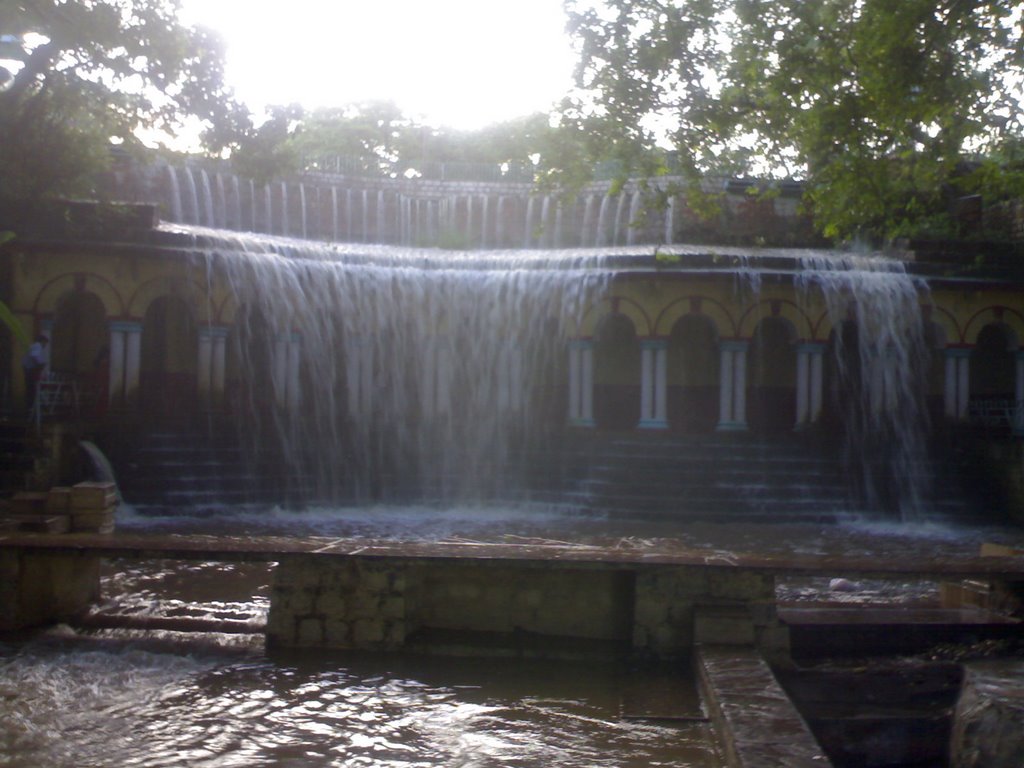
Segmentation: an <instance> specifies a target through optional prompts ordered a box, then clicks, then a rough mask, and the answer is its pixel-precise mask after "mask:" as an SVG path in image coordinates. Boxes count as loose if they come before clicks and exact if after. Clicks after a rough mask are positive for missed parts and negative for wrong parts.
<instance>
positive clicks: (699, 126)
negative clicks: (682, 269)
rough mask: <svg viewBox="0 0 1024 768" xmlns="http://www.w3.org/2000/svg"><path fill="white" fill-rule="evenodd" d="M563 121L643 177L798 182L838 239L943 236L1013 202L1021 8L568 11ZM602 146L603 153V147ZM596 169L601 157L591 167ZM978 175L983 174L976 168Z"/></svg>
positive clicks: (995, 0)
mask: <svg viewBox="0 0 1024 768" xmlns="http://www.w3.org/2000/svg"><path fill="white" fill-rule="evenodd" d="M566 7H567V11H568V14H569V18H570V24H569V29H570V31H571V33H572V34H573V35H574V37H575V38H576V40H577V43H578V47H579V49H580V53H581V55H580V61H579V65H578V69H577V85H578V90H577V92H576V93H575V94H574V96H573V98H572V99H571V100H570V101H569V102H568V104H567V106H566V108H565V109H564V110H563V120H564V121H565V122H566V123H568V124H570V125H573V126H576V127H577V129H578V130H580V131H586V132H588V133H589V134H590V135H591V136H592V137H593V141H592V145H596V147H597V149H598V151H604V152H610V153H611V154H612V155H613V156H615V157H617V158H619V159H620V160H621V161H622V162H623V168H624V170H623V173H624V174H630V173H636V172H640V173H644V172H646V170H647V169H648V168H649V166H650V160H649V157H650V155H651V154H652V152H653V151H654V150H655V148H656V147H657V145H658V142H659V139H661V141H662V142H665V140H666V139H667V143H668V144H670V145H671V147H672V149H673V150H675V151H676V152H677V153H678V160H679V165H680V169H681V173H682V175H683V176H684V178H686V179H687V180H688V182H689V186H690V187H691V188H692V189H694V190H696V189H697V188H698V187H697V180H698V179H699V178H700V177H701V176H703V175H705V174H723V175H729V176H758V177H767V178H791V179H801V180H804V181H805V182H806V189H807V200H806V203H807V205H808V206H809V207H810V209H811V211H812V213H813V215H814V216H815V219H816V221H817V222H818V223H819V225H820V226H821V228H822V230H823V232H824V233H825V234H827V235H828V236H830V237H833V238H837V239H843V238H851V237H856V236H869V237H891V236H894V235H897V234H907V233H911V232H914V231H918V230H920V229H922V228H923V229H928V230H934V229H936V228H938V229H944V228H948V227H949V217H948V216H947V209H948V207H949V201H950V200H951V199H953V198H955V197H957V196H960V195H968V194H983V195H985V196H986V197H987V198H998V197H999V196H1000V195H1004V194H1016V193H1018V192H1019V191H1020V188H1021V180H1020V172H1019V170H1014V169H1012V168H1008V167H1007V166H1006V165H1004V164H1000V163H999V162H997V161H996V159H997V158H999V157H1000V155H1001V154H1005V153H1013V152H1017V151H1018V148H1019V146H1020V141H1021V135H1022V132H1024V125H1022V122H1021V119H1020V113H1021V109H1020V106H1021V105H1020V99H1021V92H1020V87H1021V75H1022V64H1024V45H1022V35H1021V20H1020V18H1019V16H1020V13H1019V10H1020V9H1019V5H1018V4H1015V3H1006V2H1002V1H1001V0H900V1H899V2H891V0H852V1H851V0H682V2H677V1H676V0H592V1H591V0H567V2H566ZM602 148H603V149H602ZM595 156H597V155H596V153H595V152H591V153H590V158H593V157H595ZM979 162H980V164H981V167H982V170H980V171H979V170H977V168H978V163H979Z"/></svg>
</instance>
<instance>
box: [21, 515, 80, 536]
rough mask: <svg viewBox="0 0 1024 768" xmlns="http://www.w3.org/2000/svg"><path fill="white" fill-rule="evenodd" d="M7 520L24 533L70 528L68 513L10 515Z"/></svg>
mask: <svg viewBox="0 0 1024 768" xmlns="http://www.w3.org/2000/svg"><path fill="white" fill-rule="evenodd" d="M7 520H8V521H10V522H11V523H12V524H13V525H14V527H15V528H16V530H19V531H24V532H26V533H67V532H68V530H69V529H70V528H71V519H70V517H69V516H68V515H45V514H43V515H11V516H10V517H8V518H7Z"/></svg>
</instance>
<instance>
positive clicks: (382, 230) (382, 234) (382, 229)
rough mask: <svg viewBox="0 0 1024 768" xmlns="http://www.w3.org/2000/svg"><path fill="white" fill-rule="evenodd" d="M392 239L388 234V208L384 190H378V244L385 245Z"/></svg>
mask: <svg viewBox="0 0 1024 768" xmlns="http://www.w3.org/2000/svg"><path fill="white" fill-rule="evenodd" d="M389 239H390V236H389V232H388V220H387V206H386V205H385V202H384V190H383V189H380V190H377V242H378V243H384V242H387V241H388V240H389Z"/></svg>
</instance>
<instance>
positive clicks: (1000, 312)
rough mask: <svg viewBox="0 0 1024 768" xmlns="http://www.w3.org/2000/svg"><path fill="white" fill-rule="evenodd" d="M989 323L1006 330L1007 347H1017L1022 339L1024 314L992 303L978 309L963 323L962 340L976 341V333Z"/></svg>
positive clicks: (975, 342) (1023, 335)
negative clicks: (989, 305)
mask: <svg viewBox="0 0 1024 768" xmlns="http://www.w3.org/2000/svg"><path fill="white" fill-rule="evenodd" d="M989 325H999V326H1002V327H1003V328H1004V329H1005V330H1006V331H1007V332H1008V342H1009V345H1010V346H1009V349H1019V348H1020V345H1021V340H1024V316H1022V315H1021V313H1020V312H1018V311H1017V310H1015V309H1011V308H1010V307H1007V306H1001V305H994V306H991V307H985V308H984V309H981V310H979V311H978V312H976V313H975V314H974V315H972V316H971V318H970V319H969V320H968V321H967V323H966V324H965V325H964V341H965V342H966V343H968V344H970V345H972V346H973V345H976V344H977V343H978V334H980V333H981V331H982V329H984V328H985V327H986V326H989Z"/></svg>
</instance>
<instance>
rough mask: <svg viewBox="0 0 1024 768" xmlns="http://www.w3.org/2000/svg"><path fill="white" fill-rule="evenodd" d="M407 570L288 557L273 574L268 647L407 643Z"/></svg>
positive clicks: (368, 646) (374, 646) (371, 646)
mask: <svg viewBox="0 0 1024 768" xmlns="http://www.w3.org/2000/svg"><path fill="white" fill-rule="evenodd" d="M405 570H406V568H405V566H404V565H403V564H401V563H395V562H390V561H382V562H375V561H366V560H328V559H322V558H298V557H297V558H290V559H286V560H283V561H282V562H280V563H279V564H278V566H277V568H276V569H275V571H274V584H273V588H272V593H271V600H270V613H269V615H268V617H267V645H268V646H269V647H287V648H348V649H354V648H361V649H369V650H389V649H396V648H400V647H401V646H402V645H403V644H404V643H405V636H406V627H405V613H406V606H405V589H406V577H405Z"/></svg>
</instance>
